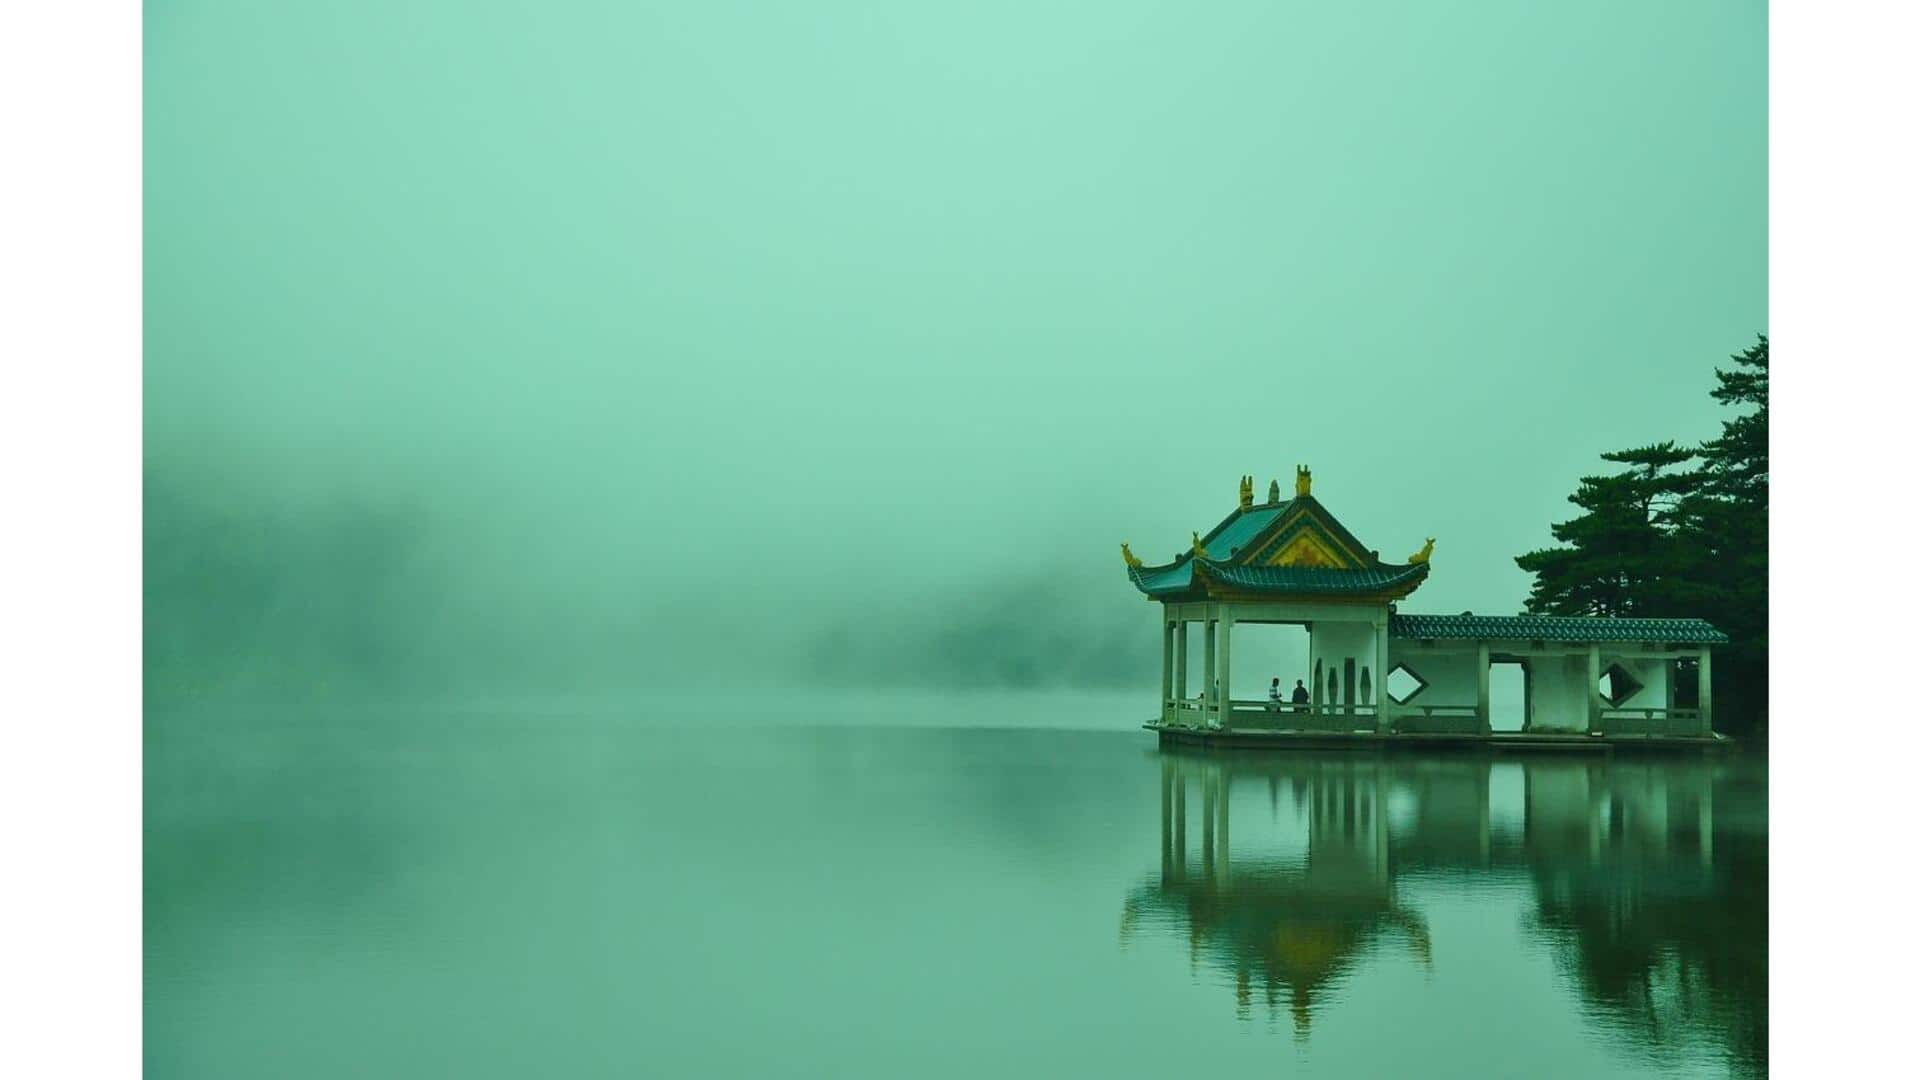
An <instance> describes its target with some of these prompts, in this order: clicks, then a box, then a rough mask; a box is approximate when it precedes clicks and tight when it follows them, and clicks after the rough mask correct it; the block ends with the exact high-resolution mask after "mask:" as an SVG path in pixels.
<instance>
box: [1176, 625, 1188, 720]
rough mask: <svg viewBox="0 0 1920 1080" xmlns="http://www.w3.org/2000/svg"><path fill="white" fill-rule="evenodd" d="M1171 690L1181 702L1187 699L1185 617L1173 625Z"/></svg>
mask: <svg viewBox="0 0 1920 1080" xmlns="http://www.w3.org/2000/svg"><path fill="white" fill-rule="evenodd" d="M1173 690H1174V694H1173V696H1174V697H1176V698H1178V699H1180V700H1181V701H1185V700H1186V699H1187V618H1186V616H1185V615H1182V616H1181V617H1180V621H1179V622H1177V623H1175V624H1174V628H1173Z"/></svg>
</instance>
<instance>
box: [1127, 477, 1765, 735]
mask: <svg viewBox="0 0 1920 1080" xmlns="http://www.w3.org/2000/svg"><path fill="white" fill-rule="evenodd" d="M1433 545H1434V541H1433V538H1431V537H1429V538H1427V540H1426V543H1425V544H1424V545H1423V546H1422V547H1421V548H1420V549H1419V550H1418V551H1416V552H1414V553H1413V554H1412V555H1410V556H1408V557H1407V559H1406V561H1405V562H1399V563H1390V562H1385V561H1383V560H1382V559H1381V558H1380V553H1379V552H1378V551H1377V550H1373V549H1369V548H1368V547H1367V546H1366V545H1365V544H1363V543H1361V542H1360V540H1359V539H1358V538H1357V537H1355V536H1354V535H1353V533H1351V532H1349V531H1348V530H1347V529H1346V527H1345V526H1343V525H1341V524H1340V522H1339V521H1338V520H1337V519H1335V518H1334V516H1333V515H1332V514H1331V513H1330V512H1328V510H1327V508H1326V507H1325V506H1323V505H1321V503H1320V501H1319V500H1318V499H1316V498H1315V497H1314V495H1313V474H1312V472H1311V470H1309V469H1307V468H1305V467H1304V466H1302V467H1300V468H1298V469H1296V471H1295V477H1294V492H1293V497H1292V498H1291V499H1286V500H1282V499H1281V498H1280V490H1279V482H1278V481H1275V482H1274V483H1272V484H1271V485H1269V487H1268V489H1267V500H1266V501H1265V502H1263V503H1256V502H1254V501H1253V478H1252V477H1250V476H1248V477H1242V478H1241V480H1240V504H1239V506H1238V507H1236V508H1235V509H1234V511H1233V512H1232V513H1230V514H1228V515H1227V517H1226V518H1225V520H1223V521H1221V522H1220V524H1218V525H1216V526H1214V527H1213V529H1212V530H1211V531H1209V532H1208V533H1206V534H1205V535H1204V536H1203V535H1201V534H1199V533H1194V534H1193V540H1192V546H1191V548H1190V549H1189V550H1187V551H1185V552H1182V553H1181V554H1179V555H1178V556H1176V557H1175V558H1174V559H1173V560H1172V561H1171V562H1168V563H1165V564H1163V565H1160V566H1148V565H1146V564H1144V563H1143V562H1142V561H1141V560H1140V559H1139V558H1137V557H1135V556H1134V554H1133V551H1132V549H1131V548H1130V547H1129V546H1128V545H1126V544H1121V545H1120V552H1121V556H1122V558H1124V559H1125V560H1126V564H1127V577H1128V579H1129V580H1130V581H1132V583H1133V585H1134V587H1135V588H1137V589H1139V590H1140V592H1141V593H1143V594H1144V595H1145V596H1146V598H1147V599H1148V600H1150V601H1157V602H1158V603H1159V604H1160V613H1161V671H1160V691H1161V692H1160V715H1159V717H1158V719H1157V720H1156V721H1154V722H1152V723H1149V724H1148V725H1147V726H1148V727H1149V728H1151V729H1154V730H1158V731H1159V732H1161V738H1162V741H1163V742H1207V743H1269V742H1274V741H1285V740H1289V739H1294V740H1297V739H1300V738H1302V737H1306V738H1309V739H1312V740H1315V741H1320V742H1325V741H1341V742H1344V741H1349V740H1352V739H1356V738H1366V739H1379V738H1383V737H1384V738H1393V739H1396V740H1399V739H1405V740H1418V741H1432V740H1436V739H1438V740H1447V741H1461V740H1468V741H1478V740H1495V739H1498V740H1501V741H1505V742H1509V743H1530V744H1536V745H1545V744H1556V743H1557V744H1565V743H1567V742H1569V741H1585V740H1588V739H1599V740H1607V741H1620V740H1627V741H1634V742H1641V743H1645V742H1694V743H1698V742H1702V741H1711V740H1713V739H1714V738H1715V736H1714V734H1713V704H1712V646H1714V645H1724V644H1726V642H1727V637H1726V635H1725V634H1723V633H1721V632H1720V631H1719V630H1716V629H1714V627H1712V626H1711V625H1709V624H1708V623H1706V622H1704V621H1703V620H1700V619H1642V618H1609V617H1600V616H1580V617H1562V616H1545V615H1514V616H1477V615H1474V614H1472V613H1470V612H1469V613H1462V614H1459V615H1416V614H1403V613H1402V612H1400V611H1399V608H1398V605H1399V602H1400V601H1401V600H1403V599H1405V598H1406V597H1407V596H1408V595H1409V594H1411V593H1412V592H1413V591H1414V590H1415V589H1418V588H1419V587H1420V585H1421V583H1423V582H1424V581H1426V579H1427V575H1428V574H1429V573H1430V572H1431V571H1432V555H1433ZM1245 623H1264V624H1273V623H1279V624H1293V625H1298V626H1302V627H1304V628H1305V629H1306V631H1307V635H1308V642H1309V646H1308V658H1307V666H1308V669H1309V673H1308V678H1307V680H1306V681H1307V682H1308V695H1307V697H1308V700H1307V701H1306V703H1304V704H1299V705H1296V704H1293V703H1291V702H1290V701H1289V702H1287V703H1283V704H1281V705H1279V706H1277V707H1276V706H1275V705H1274V704H1273V703H1272V702H1270V701H1269V700H1268V699H1267V698H1266V697H1265V696H1262V697H1259V698H1255V699H1248V700H1240V699H1236V698H1234V696H1233V638H1234V635H1233V630H1234V627H1235V626H1236V625H1240V624H1245ZM1190 628H1191V631H1192V632H1194V633H1197V634H1198V636H1199V638H1200V649H1201V656H1200V658H1199V668H1200V671H1199V686H1198V687H1197V688H1193V687H1190V680H1189V674H1190V667H1191V666H1192V665H1191V664H1190V662H1189V656H1188V639H1189V637H1190V636H1191V634H1190ZM1499 663H1510V664H1516V665H1518V666H1519V668H1520V670H1521V672H1522V677H1523V685H1524V687H1525V690H1524V697H1525V702H1524V706H1523V719H1522V722H1521V725H1520V728H1519V730H1518V731H1516V732H1510V733H1505V732H1503V733H1496V732H1494V731H1493V728H1492V710H1491V706H1490V701H1489V682H1490V680H1489V673H1490V671H1491V668H1492V665H1494V664H1499ZM1283 685H1284V684H1283Z"/></svg>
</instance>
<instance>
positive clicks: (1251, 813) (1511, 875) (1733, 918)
mask: <svg viewBox="0 0 1920 1080" xmlns="http://www.w3.org/2000/svg"><path fill="white" fill-rule="evenodd" d="M1726 768H1727V767H1726V766H1725V765H1723V764H1718V763H1715V762H1711V761H1701V760H1689V761H1673V760H1658V759H1654V760H1641V761H1635V760H1629V759H1615V760H1609V759H1605V758H1579V759H1557V760H1556V759H1522V760H1517V761H1509V760H1505V759H1501V760H1500V761H1499V762H1498V764H1496V763H1495V761H1494V760H1491V759H1488V758H1485V757H1442V758H1433V757H1417V758H1416V757H1405V758H1402V757H1397V756H1394V755H1382V756H1355V755H1346V754H1329V755H1305V754H1300V755H1287V756H1285V757H1268V756H1264V755H1263V756H1252V755H1240V756H1232V755H1221V756H1208V755H1204V754H1193V753H1177V752H1164V751H1163V752H1162V754H1161V778H1160V800H1161V803H1160V805H1161V814H1160V818H1161V828H1160V870H1159V874H1158V875H1157V877H1155V878H1153V879H1150V880H1149V881H1147V882H1145V883H1143V884H1141V885H1139V886H1137V887H1135V888H1134V889H1133V890H1132V892H1131V893H1130V894H1129V895H1128V897H1127V898H1126V902H1125V906H1124V910H1123V914H1122V928H1123V935H1125V936H1131V935H1134V934H1138V933H1141V932H1142V929H1141V928H1142V927H1143V926H1152V927H1158V928H1164V929H1166V930H1167V931H1168V932H1172V933H1183V934H1184V935H1185V937H1186V939H1187V942H1188V946H1189V950H1190V955H1191V957H1192V959H1193V962H1194V963H1195V964H1196V965H1199V964H1205V965H1207V966H1208V967H1210V968H1212V969H1214V970H1216V971H1218V972H1221V973H1223V974H1226V975H1229V976H1230V977H1231V979H1232V981H1233V983H1234V986H1235V996H1236V1010H1237V1011H1238V1013H1239V1014H1240V1015H1241V1016H1243V1017H1248V1016H1251V1015H1252V1013H1253V1011H1254V1003H1255V1000H1256V997H1257V998H1259V999H1260V1000H1261V1001H1262V1003H1263V1004H1264V1005H1265V1007H1266V1011H1267V1012H1268V1013H1269V1015H1270V1016H1273V1017H1274V1018H1275V1019H1277V1018H1278V1015H1279V1012H1280V1010H1281V1008H1282V1006H1283V1005H1284V1008H1285V1011H1286V1012H1287V1013H1288V1014H1289V1016H1290V1019H1291V1023H1292V1026H1293V1030H1294V1033H1295V1036H1296V1037H1297V1038H1301V1039H1304V1038H1306V1037H1307V1035H1308V1033H1309V1032H1310V1029H1311V1025H1312V1023H1313V1020H1314V1017H1315V1015H1316V1013H1317V1012H1319V1011H1320V1010H1322V1009H1325V1008H1329V1007H1332V1006H1333V1004H1334V1003H1335V1002H1336V1001H1337V1000H1338V998H1339V991H1340V987H1341V985H1342V984H1343V982H1344V981H1345V980H1346V979H1348V978H1350V977H1351V975H1352V973H1353V972H1354V971H1355V970H1356V969H1357V968H1358V967H1359V965H1360V962H1361V961H1362V960H1363V959H1364V958H1366V957H1368V956H1370V955H1375V954H1381V955H1390V954H1394V953H1398V954H1399V955H1403V956H1410V957H1412V958H1413V959H1414V960H1415V961H1416V962H1418V963H1420V964H1423V965H1427V966H1429V967H1430V966H1432V965H1433V963H1434V944H1433V935H1432V932H1431V931H1430V929H1429V927H1428V924H1427V921H1426V919H1425V918H1424V917H1423V916H1422V914H1421V912H1420V911H1419V910H1418V909H1417V907H1416V906H1415V905H1413V904H1412V903H1410V902H1409V900H1408V897H1407V895H1406V892H1407V891H1408V890H1407V886H1408V885H1409V884H1410V883H1411V882H1412V880H1413V877H1412V875H1427V877H1425V878H1422V880H1425V881H1440V882H1445V881H1448V880H1453V881H1456V882H1457V881H1458V880H1459V879H1461V878H1462V877H1466V878H1473V877H1484V878H1500V879H1504V880H1507V881H1512V882H1525V883H1530V884H1531V887H1532V891H1533V893H1534V897H1535V903H1536V910H1535V912H1534V913H1533V915H1532V916H1531V921H1530V922H1529V923H1528V924H1527V926H1526V927H1525V930H1526V932H1528V933H1529V934H1531V935H1533V936H1534V937H1535V939H1536V940H1541V941H1543V942H1544V943H1545V944H1546V945H1547V946H1548V947H1549V948H1551V949H1552V950H1553V951H1554V953H1555V955H1556V957H1557V958H1558V959H1559V960H1561V965H1560V966H1561V968H1562V970H1565V971H1567V972H1568V973H1569V975H1570V977H1571V978H1573V979H1574V980H1575V981H1576V983H1577V984H1578V989H1579V991H1580V994H1581V998H1582V1001H1583V1002H1584V1003H1585V1004H1586V1005H1587V1006H1588V1008H1589V1009H1590V1010H1592V1013H1593V1014H1594V1018H1595V1019H1597V1020H1598V1021H1599V1022H1601V1023H1603V1024H1605V1025H1606V1026H1607V1027H1608V1028H1610V1029H1612V1030H1614V1031H1618V1032H1625V1033H1627V1034H1628V1035H1629V1036H1630V1037H1631V1038H1632V1039H1633V1041H1635V1042H1636V1044H1637V1045H1640V1046H1641V1047H1642V1048H1646V1049H1651V1050H1653V1051H1655V1052H1656V1053H1657V1052H1658V1051H1659V1049H1660V1048H1661V1046H1662V1045H1668V1044H1673V1045H1677V1044H1679V1043H1682V1042H1685V1041H1687V1040H1689V1039H1697V1038H1699V1037H1701V1036H1705V1037H1708V1038H1710V1039H1713V1040H1715V1041H1717V1042H1719V1043H1721V1044H1722V1045H1723V1046H1724V1048H1725V1049H1727V1050H1729V1051H1731V1052H1732V1055H1733V1056H1734V1057H1735V1058H1736V1059H1738V1060H1741V1061H1744V1062H1745V1063H1746V1064H1748V1065H1750V1066H1752V1065H1756V1063H1757V1067H1758V1068H1760V1069H1762V1070H1763V1069H1764V1067H1765V1066H1764V1060H1765V1043H1766V1039H1765V1024H1766V1020H1765V986H1766V982H1765V975H1766V972H1765V959H1764V946H1763V945H1762V947H1761V948H1760V949H1759V951H1758V953H1757V959H1755V956H1756V953H1755V951H1754V950H1753V949H1752V948H1751V943H1752V940H1753V939H1752V938H1751V935H1755V934H1757V935H1759V937H1758V940H1759V941H1760V942H1764V940H1765V932H1766V930H1765V927H1766V923H1765V888H1766V886H1765V862H1764V860H1765V851H1764V844H1765V840H1764V833H1758V834H1749V833H1746V832H1743V831H1740V830H1734V832H1735V833H1736V834H1737V835H1732V836H1727V835H1719V834H1725V833H1727V832H1728V831H1729V830H1726V829H1719V830H1716V824H1715V817H1714V814H1715V799H1714V793H1715V788H1716V782H1717V781H1720V782H1724V776H1723V774H1724V773H1725V772H1726ZM1496 769H1498V770H1500V782H1499V783H1498V784H1496V783H1495V770H1496ZM1516 780H1517V783H1516ZM1496 787H1497V788H1498V789H1499V793H1498V795H1497V796H1496V793H1495V789H1496ZM1717 835H1719V844H1720V849H1719V850H1717V849H1716V836H1717ZM1754 835H1757V837H1758V841H1757V842H1758V848H1757V850H1756V851H1746V850H1745V848H1744V847H1743V845H1748V844H1749V843H1750V838H1751V837H1752V836H1754ZM1729 843H1732V844H1733V845H1734V847H1735V849H1736V850H1735V851H1734V852H1733V854H1734V855H1736V856H1738V857H1736V858H1734V859H1729V858H1728V857H1727V856H1728V854H1729V853H1728V852H1727V850H1725V849H1726V846H1727V845H1728V844H1729ZM1729 864H1731V865H1729ZM1756 881H1757V883H1756ZM1755 891H1757V894H1758V895H1757V899H1756V898H1755V896H1754V895H1753V894H1754V892H1755ZM1756 906H1757V908H1758V916H1757V921H1756V920H1755V918H1754V914H1753V912H1754V908H1755V907H1756ZM1453 955H1459V954H1458V953H1455V954H1453Z"/></svg>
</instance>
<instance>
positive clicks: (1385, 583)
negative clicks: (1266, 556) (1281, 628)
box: [1206, 559, 1427, 595]
mask: <svg viewBox="0 0 1920 1080" xmlns="http://www.w3.org/2000/svg"><path fill="white" fill-rule="evenodd" d="M1206 573H1207V576H1208V577H1210V578H1213V579H1215V580H1217V581H1220V582H1222V583H1224V584H1227V585H1231V586H1233V587H1234V588H1236V589H1246V590H1247V591H1249V592H1272V593H1295V594H1314V595H1326V594H1330V593H1359V594H1366V593H1377V592H1386V591H1388V590H1390V589H1397V588H1399V587H1400V586H1402V585H1406V584H1407V583H1409V582H1413V581H1418V580H1420V579H1421V578H1423V577H1425V576H1426V573H1427V564H1425V563H1418V564H1415V565H1411V566H1394V565H1391V564H1382V565H1380V566H1372V567H1367V568H1366V569H1363V570H1335V569H1332V568H1330V567H1325V566H1226V565H1222V564H1219V563H1216V562H1214V561H1213V560H1212V559H1208V560H1207V561H1206Z"/></svg>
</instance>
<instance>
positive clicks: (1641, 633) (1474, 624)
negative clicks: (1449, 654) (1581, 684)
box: [1387, 615, 1728, 645]
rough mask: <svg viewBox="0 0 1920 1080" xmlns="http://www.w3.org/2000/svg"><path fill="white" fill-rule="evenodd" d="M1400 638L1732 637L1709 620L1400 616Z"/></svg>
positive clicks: (1697, 640)
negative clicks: (1715, 627) (1717, 628)
mask: <svg viewBox="0 0 1920 1080" xmlns="http://www.w3.org/2000/svg"><path fill="white" fill-rule="evenodd" d="M1387 632H1388V633H1389V634H1390V635H1391V636H1393V637H1397V638H1422V639H1431V640H1477V641H1487V640H1501V641H1565V642H1577V643H1581V644H1585V643H1590V642H1604V641H1659V642H1666V643H1669V644H1681V645H1725V644H1726V643H1727V640H1728V639H1727V635H1725V634H1723V633H1721V632H1720V631H1719V630H1716V629H1714V627H1713V624H1712V623H1709V622H1707V621H1706V620H1705V619H1632V618H1610V617H1607V616H1603V615H1395V616H1393V618H1392V620H1391V623H1390V625H1389V627H1388V631H1387Z"/></svg>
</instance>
